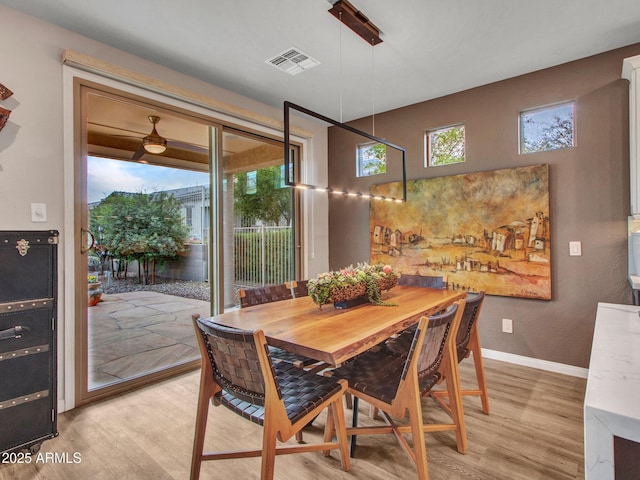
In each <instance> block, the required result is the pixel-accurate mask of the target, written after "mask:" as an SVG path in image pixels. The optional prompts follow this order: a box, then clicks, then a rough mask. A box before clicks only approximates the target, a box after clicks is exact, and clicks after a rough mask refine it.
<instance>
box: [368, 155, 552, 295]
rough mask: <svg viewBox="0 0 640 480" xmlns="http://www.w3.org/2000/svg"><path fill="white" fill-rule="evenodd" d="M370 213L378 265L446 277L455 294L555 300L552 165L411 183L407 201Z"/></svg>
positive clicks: (378, 188)
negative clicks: (551, 223)
mask: <svg viewBox="0 0 640 480" xmlns="http://www.w3.org/2000/svg"><path fill="white" fill-rule="evenodd" d="M401 188H402V185H401V183H400V182H394V183H386V184H381V185H374V186H373V187H372V188H371V193H374V194H376V195H384V196H398V192H399V191H400V189H401ZM370 209H371V210H370V213H371V214H370V234H371V252H370V262H371V263H379V262H383V263H388V264H390V265H392V266H394V267H395V268H397V269H398V270H399V271H400V272H401V273H405V274H419V275H427V276H439V277H446V282H447V285H448V288H450V289H462V290H466V291H474V292H477V291H481V290H483V291H485V292H486V293H487V294H491V295H502V296H509V297H522V298H534V299H541V300H550V299H551V248H550V238H551V237H550V232H549V223H550V222H549V166H548V165H536V166H529V167H520V168H511V169H502V170H494V171H488V172H479V173H470V174H465V175H454V176H448V177H437V178H428V179H421V180H412V181H409V182H407V202H406V203H395V202H385V201H372V202H371V207H370Z"/></svg>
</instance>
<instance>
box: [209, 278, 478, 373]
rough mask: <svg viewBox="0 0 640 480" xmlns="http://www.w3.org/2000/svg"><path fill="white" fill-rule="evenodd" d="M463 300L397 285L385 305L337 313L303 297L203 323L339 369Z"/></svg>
mask: <svg viewBox="0 0 640 480" xmlns="http://www.w3.org/2000/svg"><path fill="white" fill-rule="evenodd" d="M465 297H466V292H464V291H463V290H446V289H443V290H441V289H433V288H422V287H414V286H405V285H397V286H395V287H394V288H392V289H390V290H388V291H385V292H383V294H382V301H383V302H384V305H375V304H371V303H364V304H361V305H357V306H352V307H349V308H343V309H340V308H335V307H334V306H333V305H332V304H326V305H322V306H318V305H316V304H315V303H314V302H313V300H312V299H311V297H309V296H303V297H297V298H292V299H287V300H280V301H277V302H272V303H264V304H260V305H254V306H250V307H244V308H240V309H233V310H228V311H226V312H224V313H221V314H219V315H214V316H212V317H209V318H208V319H207V320H208V321H212V322H215V323H218V324H220V325H225V326H227V327H234V328H239V329H244V330H262V331H263V332H264V334H265V337H266V339H267V343H268V344H269V345H272V346H274V347H278V348H282V349H284V350H287V351H289V352H291V353H294V354H297V355H302V356H305V357H308V358H312V359H314V360H317V361H320V362H324V363H326V364H328V365H332V366H337V365H340V364H342V363H343V362H345V361H347V360H349V359H350V358H353V357H355V356H356V355H358V354H360V353H362V352H365V351H366V350H368V349H370V348H372V347H374V346H375V345H378V344H380V343H382V342H384V341H385V340H386V339H388V338H389V337H391V336H392V335H394V334H397V333H400V332H401V331H403V330H405V329H406V328H408V327H410V326H411V325H413V324H415V323H418V321H419V320H420V317H422V316H428V315H433V314H434V313H437V312H439V311H441V310H444V309H445V308H446V307H448V306H449V305H451V304H453V303H454V302H456V301H457V300H459V299H462V298H465Z"/></svg>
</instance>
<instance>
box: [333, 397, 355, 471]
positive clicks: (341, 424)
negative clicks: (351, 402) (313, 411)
mask: <svg viewBox="0 0 640 480" xmlns="http://www.w3.org/2000/svg"><path fill="white" fill-rule="evenodd" d="M329 412H333V413H332V415H331V416H332V417H333V420H334V422H332V423H334V428H335V431H336V439H337V440H338V444H339V445H340V460H341V461H342V469H343V470H344V471H345V472H348V471H349V470H350V469H351V458H350V457H349V444H348V441H347V423H346V420H345V418H344V410H343V408H342V402H341V401H340V399H338V400H336V401H335V402H333V403H332V404H331V405H330V406H329ZM327 421H328V419H327Z"/></svg>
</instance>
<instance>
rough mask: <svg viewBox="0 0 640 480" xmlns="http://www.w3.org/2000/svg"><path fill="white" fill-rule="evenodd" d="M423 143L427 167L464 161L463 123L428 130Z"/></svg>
mask: <svg viewBox="0 0 640 480" xmlns="http://www.w3.org/2000/svg"><path fill="white" fill-rule="evenodd" d="M424 145H425V149H426V152H425V158H426V159H427V161H426V164H427V166H429V167H435V166H439V165H451V164H453V163H461V162H464V125H454V126H451V127H444V128H438V129H436V130H429V131H427V133H426V134H425V140H424Z"/></svg>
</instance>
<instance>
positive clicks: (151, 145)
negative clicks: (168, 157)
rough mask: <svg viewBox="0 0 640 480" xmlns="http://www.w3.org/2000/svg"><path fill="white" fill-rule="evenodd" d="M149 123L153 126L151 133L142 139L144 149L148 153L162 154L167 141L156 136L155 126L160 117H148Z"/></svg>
mask: <svg viewBox="0 0 640 480" xmlns="http://www.w3.org/2000/svg"><path fill="white" fill-rule="evenodd" d="M149 121H150V122H151V123H152V124H153V129H152V130H151V133H150V134H149V135H147V136H146V137H144V138H143V139H142V145H143V147H144V149H145V150H146V151H147V152H149V153H155V154H158V153H162V152H164V151H165V150H166V149H167V139H166V138H163V137H161V136H160V135H158V132H157V130H156V124H157V123H158V122H159V121H160V117H157V116H155V115H149Z"/></svg>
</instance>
